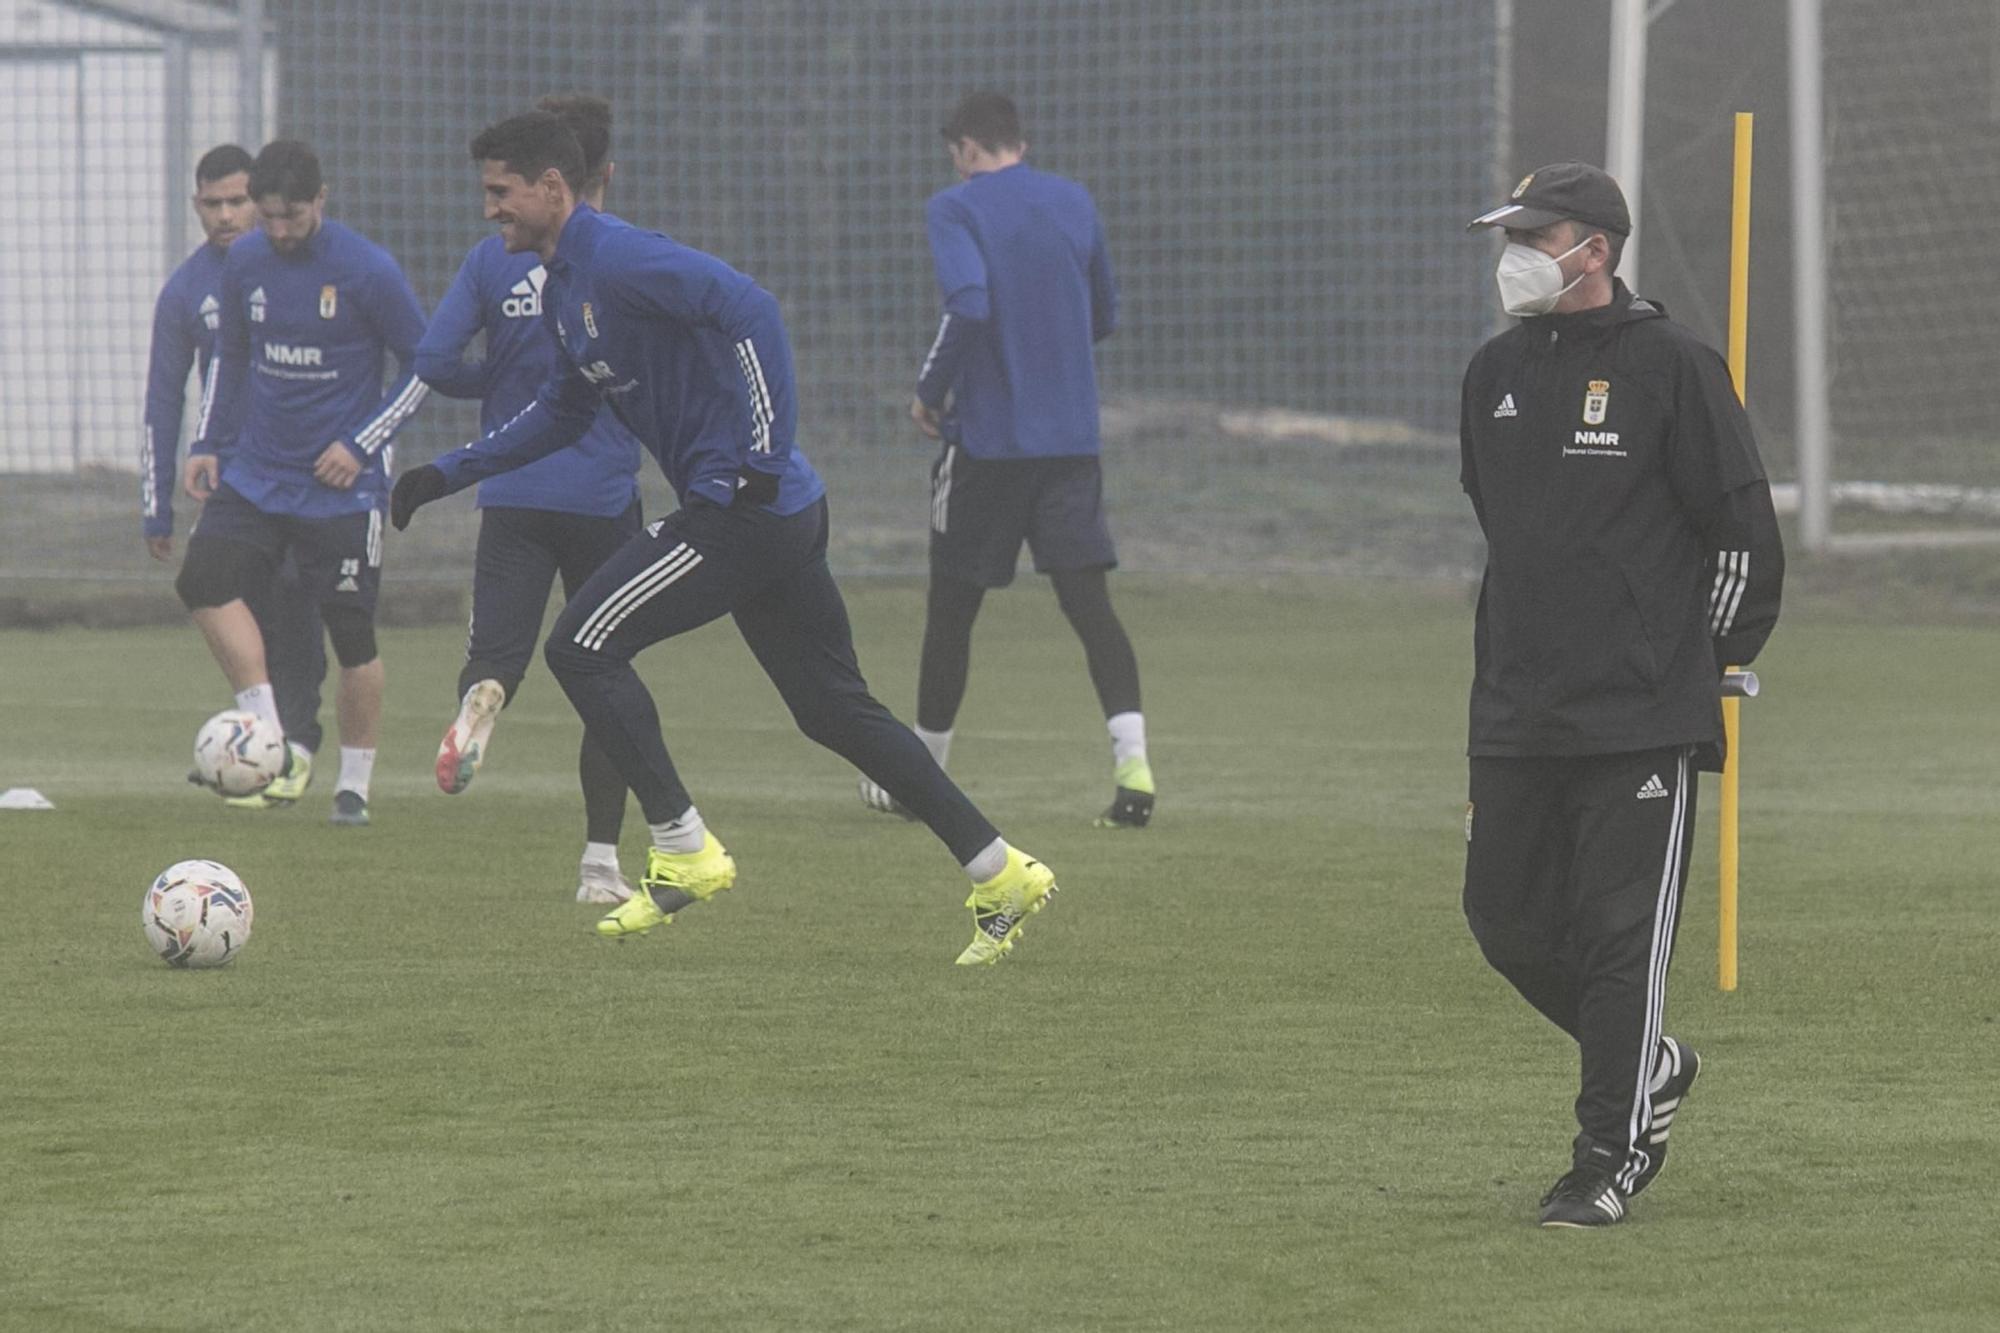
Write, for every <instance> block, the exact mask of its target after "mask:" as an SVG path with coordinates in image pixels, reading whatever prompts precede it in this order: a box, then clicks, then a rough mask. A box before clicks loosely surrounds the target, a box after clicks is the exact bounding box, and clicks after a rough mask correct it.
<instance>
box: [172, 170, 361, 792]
mask: <svg viewBox="0 0 2000 1333" xmlns="http://www.w3.org/2000/svg"><path fill="white" fill-rule="evenodd" d="M194 212H195V216H196V217H198V218H200V219H201V229H202V233H203V235H204V236H205V237H206V239H205V240H204V241H203V242H202V244H201V246H200V247H199V248H198V249H197V250H196V251H195V252H194V253H193V254H191V255H189V256H188V257H187V259H186V261H185V262H183V263H182V264H181V266H180V267H179V268H177V269H175V270H174V272H173V276H172V277H170V278H168V279H167V285H166V286H165V287H163V288H161V290H160V299H159V300H158V301H157V302H156V303H155V304H154V306H153V352H152V363H151V365H150V366H149V367H148V369H147V372H146V442H145V446H144V450H145V456H144V457H143V458H142V459H141V460H140V467H139V507H140V512H141V514H142V515H143V517H144V527H145V533H146V550H147V551H148V552H149V553H150V554H151V555H152V557H153V559H155V560H160V561H166V560H170V559H172V558H173V553H174V485H175V482H176V481H177V479H178V478H179V476H180V459H179V457H178V455H179V453H180V444H181V416H182V413H183V412H184V411H185V409H186V407H187V380H188V371H189V370H190V369H192V368H194V367H196V366H199V368H200V370H201V373H202V377H203V378H204V379H206V378H207V375H208V363H209V359H210V357H211V356H212V355H213V353H214V350H215V332H216V330H217V329H218V328H220V327H221V324H222V306H221V303H220V302H221V290H222V261H223V257H224V256H225V255H227V254H228V253H229V246H230V244H231V243H232V242H233V241H235V240H236V238H237V237H239V236H241V235H243V234H244V233H245V232H246V231H248V230H249V229H250V227H251V226H252V225H254V223H255V220H256V215H257V209H256V205H255V204H253V203H252V202H251V201H250V154H248V153H247V152H245V151H243V149H241V148H239V147H237V146H236V145H235V144H233V143H232V144H223V145H221V146H220V147H216V148H211V149H209V151H208V152H206V153H204V154H202V158H201V161H200V162H198V163H196V164H195V169H194ZM248 605H249V607H250V613H251V615H252V616H254V617H255V618H256V620H257V626H258V628H259V629H260V630H261V631H262V632H263V635H264V642H265V644H266V645H267V652H268V654H269V657H270V666H271V689H272V691H273V692H274V693H275V694H276V695H277V709H278V718H279V720H280V721H281V722H282V723H283V724H284V728H285V735H286V737H287V738H289V739H290V741H291V744H292V749H293V751H294V753H295V754H296V756H297V758H296V761H295V762H294V763H293V764H292V766H291V768H290V770H289V771H288V772H287V773H286V774H285V776H283V777H282V778H279V779H278V780H277V781H276V782H273V783H272V784H271V785H270V786H268V787H266V788H265V789H264V790H263V791H260V792H257V793H255V794H253V795H250V796H233V797H230V798H229V799H228V800H227V801H226V802H224V804H226V805H232V806H236V807H238V808H239V809H244V810H269V809H275V808H277V807H279V806H285V805H290V804H291V803H292V802H293V801H295V800H297V799H298V798H299V797H300V796H303V795H304V794H305V789H306V785H307V784H308V783H309V782H311V781H312V757H313V752H314V751H316V750H318V749H319V744H320V740H321V736H320V727H319V687H320V682H321V681H323V680H325V679H326V645H325V643H324V641H323V639H322V635H321V631H320V625H319V612H318V611H317V610H316V609H315V608H314V606H313V604H312V601H311V600H310V599H309V598H306V597H303V596H302V595H301V594H300V592H299V586H298V565H297V563H296V562H294V561H291V560H287V561H286V562H285V563H284V564H283V565H281V566H279V568H278V569H277V571H276V572H275V573H274V575H273V576H272V579H271V582H270V584H269V585H268V586H266V587H264V588H261V589H258V590H257V591H256V593H255V594H254V595H253V596H252V597H251V598H250V599H249V602H248ZM253 702H254V701H253ZM237 703H238V704H239V705H242V704H243V703H244V700H243V699H242V698H240V697H239V698H238V700H237Z"/></svg>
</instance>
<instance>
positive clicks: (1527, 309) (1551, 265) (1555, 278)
mask: <svg viewBox="0 0 2000 1333" xmlns="http://www.w3.org/2000/svg"><path fill="white" fill-rule="evenodd" d="M1589 244H1590V237H1588V236H1586V237H1584V238H1583V239H1582V240H1580V241H1578V242H1577V243H1576V244H1575V245H1572V246H1571V247H1570V248H1569V249H1567V250H1565V251H1563V252H1562V253H1561V254H1559V255H1547V254H1543V253H1542V252H1541V251H1540V250H1537V249H1536V248H1535V247H1534V246H1532V245H1522V244H1521V243H1520V242H1519V241H1509V242H1507V248H1506V249H1505V250H1503V251H1501V252H1500V267H1499V268H1498V269H1497V270H1495V272H1494V274H1493V276H1494V279H1495V281H1497V282H1498V283H1499V284H1500V308H1501V309H1502V310H1505V311H1506V312H1507V313H1508V314H1510V315H1546V314H1548V313H1549V311H1551V310H1554V309H1555V308H1556V302H1558V301H1560V300H1562V298H1563V293H1564V292H1566V291H1568V290H1569V289H1570V288H1571V287H1574V286H1576V285H1577V284H1578V283H1579V282H1582V281H1583V274H1581V273H1579V274H1577V275H1576V276H1575V277H1574V278H1571V279H1570V280H1569V281H1568V282H1567V283H1565V282H1564V281H1563V280H1562V261H1563V260H1565V259H1568V258H1569V257H1570V256H1571V255H1573V254H1575V253H1576V252H1577V251H1579V250H1581V249H1583V247H1584V246H1586V245H1589Z"/></svg>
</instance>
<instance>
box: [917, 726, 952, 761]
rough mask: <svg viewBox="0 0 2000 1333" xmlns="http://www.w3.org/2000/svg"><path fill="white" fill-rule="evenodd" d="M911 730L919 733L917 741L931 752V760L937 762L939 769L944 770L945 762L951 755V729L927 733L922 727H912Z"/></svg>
mask: <svg viewBox="0 0 2000 1333" xmlns="http://www.w3.org/2000/svg"><path fill="white" fill-rule="evenodd" d="M910 730H911V731H914V732H916V733H917V739H918V740H920V741H922V742H923V743H924V748H925V749H926V750H929V751H930V752H931V758H933V759H935V760H937V766H938V767H939V768H943V767H944V761H945V760H946V759H947V758H948V757H949V756H950V755H951V728H949V727H947V728H945V729H944V730H943V731H925V730H924V729H923V728H922V727H911V728H910Z"/></svg>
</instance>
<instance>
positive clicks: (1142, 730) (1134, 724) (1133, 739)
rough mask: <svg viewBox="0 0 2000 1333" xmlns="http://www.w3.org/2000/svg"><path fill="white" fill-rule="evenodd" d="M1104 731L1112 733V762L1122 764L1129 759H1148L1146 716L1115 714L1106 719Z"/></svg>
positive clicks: (1141, 714) (1142, 714) (1139, 714)
mask: <svg viewBox="0 0 2000 1333" xmlns="http://www.w3.org/2000/svg"><path fill="white" fill-rule="evenodd" d="M1104 729H1105V730H1106V731H1108V732H1110V733H1111V762H1112V763H1113V764H1122V763H1124V762H1125V761H1126V760H1127V759H1144V758H1145V757H1146V715H1145V714H1144V713H1114V714H1112V715H1111V716H1110V717H1108V718H1106V719H1104Z"/></svg>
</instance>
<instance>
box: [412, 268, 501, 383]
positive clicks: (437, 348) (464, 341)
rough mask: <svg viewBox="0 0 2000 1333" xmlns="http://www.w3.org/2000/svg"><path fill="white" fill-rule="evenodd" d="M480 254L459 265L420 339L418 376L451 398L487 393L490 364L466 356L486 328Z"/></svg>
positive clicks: (418, 345)
mask: <svg viewBox="0 0 2000 1333" xmlns="http://www.w3.org/2000/svg"><path fill="white" fill-rule="evenodd" d="M479 255H480V251H478V250H474V251H473V252H472V253H471V254H469V255H467V256H466V257H465V262H464V263H463V264H461V265H459V267H458V276H457V277H456V278H453V279H452V282H451V286H450V287H449V288H448V289H447V290H446V291H445V294H444V299H443V300H442V301H439V302H438V308H437V309H436V310H435V311H434V312H432V314H431V322H430V323H429V324H428V325H426V326H425V327H424V336H423V337H422V338H420V339H418V340H417V378H418V379H420V380H422V381H423V382H424V383H426V384H428V385H430V386H431V388H433V389H436V390H437V391H438V392H439V393H441V394H443V395H444V396H445V397H447V398H484V397H485V396H486V379H487V363H486V361H485V360H483V359H479V360H474V359H472V358H469V357H467V356H466V350H467V349H468V348H470V347H471V346H472V340H473V339H474V338H476V337H478V336H479V332H480V330H481V329H483V328H485V327H486V319H485V315H484V309H485V307H484V305H483V304H482V302H481V301H480V299H479V286H480V283H479V274H478V273H477V272H476V271H475V270H476V267H477V265H476V261H477V260H478V258H479Z"/></svg>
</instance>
